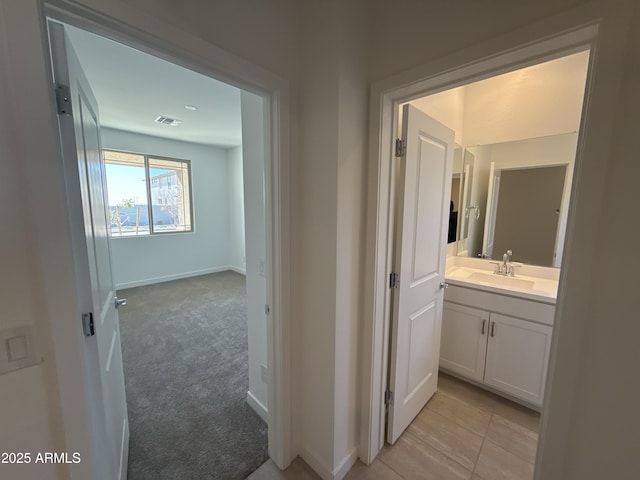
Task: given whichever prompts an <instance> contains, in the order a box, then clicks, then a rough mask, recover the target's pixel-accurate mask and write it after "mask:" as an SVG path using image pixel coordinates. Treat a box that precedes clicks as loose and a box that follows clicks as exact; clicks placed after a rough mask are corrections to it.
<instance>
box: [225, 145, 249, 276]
mask: <svg viewBox="0 0 640 480" xmlns="http://www.w3.org/2000/svg"><path fill="white" fill-rule="evenodd" d="M227 165H228V182H229V183H228V184H229V232H230V252H229V265H230V266H231V268H232V269H233V270H235V271H236V272H238V273H246V266H247V265H246V256H245V232H244V184H243V175H242V147H234V148H229V149H228V150H227Z"/></svg>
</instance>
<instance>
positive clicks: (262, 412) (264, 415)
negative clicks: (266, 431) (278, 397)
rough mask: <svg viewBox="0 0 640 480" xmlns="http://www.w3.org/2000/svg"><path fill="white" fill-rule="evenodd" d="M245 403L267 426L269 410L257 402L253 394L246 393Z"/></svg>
mask: <svg viewBox="0 0 640 480" xmlns="http://www.w3.org/2000/svg"><path fill="white" fill-rule="evenodd" d="M247 403H248V404H249V406H250V407H251V408H253V410H254V411H255V412H256V413H257V414H258V415H259V416H260V418H261V419H262V420H264V422H265V423H266V424H267V425H268V424H269V410H267V407H265V406H264V405H263V404H262V402H261V401H260V400H258V399H257V398H256V397H255V396H254V395H253V393H251V392H247Z"/></svg>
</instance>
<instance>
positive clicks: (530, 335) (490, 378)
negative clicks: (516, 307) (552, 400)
mask: <svg viewBox="0 0 640 480" xmlns="http://www.w3.org/2000/svg"><path fill="white" fill-rule="evenodd" d="M550 347H551V327H549V326H547V325H540V324H537V323H532V322H527V321H525V320H520V319H517V318H513V317H508V316H506V315H499V314H497V313H492V314H491V315H490V326H489V341H488V346H487V365H486V369H485V376H484V382H485V383H486V384H487V385H491V386H492V387H494V388H496V389H498V390H501V391H503V392H505V393H508V394H511V395H513V396H515V397H518V398H521V399H523V400H526V401H528V402H531V403H533V404H536V405H542V397H543V394H544V384H545V379H546V376H547V365H548V362H549V349H550Z"/></svg>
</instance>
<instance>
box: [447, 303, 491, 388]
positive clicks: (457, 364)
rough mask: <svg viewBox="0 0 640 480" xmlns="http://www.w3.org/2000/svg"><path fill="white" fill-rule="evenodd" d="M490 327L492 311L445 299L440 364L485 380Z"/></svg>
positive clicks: (461, 373)
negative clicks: (490, 312)
mask: <svg viewBox="0 0 640 480" xmlns="http://www.w3.org/2000/svg"><path fill="white" fill-rule="evenodd" d="M488 331H489V312H485V311H484V310H478V309H476V308H469V307H463V306H462V305H456V304H455V303H449V302H444V308H443V311H442V337H441V340H440V366H441V367H443V368H445V369H446V370H449V371H451V372H454V373H457V374H459V375H462V376H464V377H467V378H469V379H471V380H476V381H478V382H482V381H483V379H484V361H485V355H486V353H487V332H488Z"/></svg>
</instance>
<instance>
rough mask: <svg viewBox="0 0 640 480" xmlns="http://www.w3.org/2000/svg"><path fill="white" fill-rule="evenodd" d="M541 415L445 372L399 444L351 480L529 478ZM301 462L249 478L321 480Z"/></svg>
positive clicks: (349, 479)
mask: <svg viewBox="0 0 640 480" xmlns="http://www.w3.org/2000/svg"><path fill="white" fill-rule="evenodd" d="M539 420H540V415H539V414H538V413H537V412H534V411H532V410H529V409H528V408H525V407H522V406H520V405H518V404H516V403H513V402H511V401H509V400H506V399H503V398H501V397H498V396H497V395H494V394H492V393H489V392H486V391H484V390H482V389H480V388H477V387H475V386H473V385H471V384H468V383H466V382H462V381H460V380H458V379H456V378H454V377H451V376H449V375H446V374H442V373H440V377H439V379H438V391H437V392H436V394H435V395H434V396H433V398H432V399H431V400H430V401H429V403H428V404H427V405H426V406H425V407H424V408H423V409H422V411H421V412H420V414H419V415H418V416H417V417H416V419H415V420H414V421H413V422H412V423H411V425H409V427H408V428H407V430H406V431H405V432H404V433H403V434H402V436H401V437H400V438H399V439H398V441H397V442H396V443H395V445H393V446H391V445H387V446H385V448H384V449H383V450H382V451H381V452H380V454H379V455H378V457H377V458H376V460H375V461H374V462H373V463H372V464H371V465H368V466H367V465H364V464H362V463H361V462H357V463H356V464H355V465H354V466H353V468H352V469H351V470H350V471H349V473H348V474H347V476H346V477H345V479H346V480H369V479H376V480H413V479H416V480H417V479H420V480H422V479H424V480H448V479H452V480H458V479H460V480H463V479H464V480H528V479H532V478H533V463H534V461H535V456H536V448H537V442H538V424H539ZM319 478H320V477H318V476H317V475H316V474H315V473H314V472H313V471H312V470H311V469H310V468H309V466H308V465H306V464H305V463H304V461H302V460H301V459H299V458H297V459H296V460H295V461H294V462H293V463H292V464H291V466H290V467H289V468H287V470H286V471H284V472H281V471H279V470H278V468H277V467H276V466H275V465H274V464H273V463H272V462H271V461H268V462H267V463H265V464H264V465H262V466H261V467H260V468H259V469H258V470H256V471H255V472H254V473H253V474H251V476H250V477H249V480H293V479H300V480H316V479H319Z"/></svg>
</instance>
